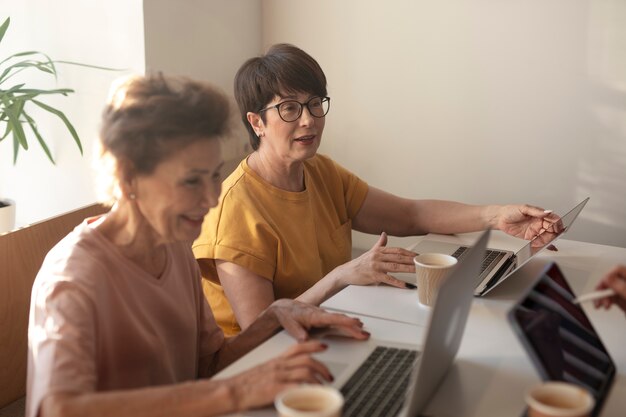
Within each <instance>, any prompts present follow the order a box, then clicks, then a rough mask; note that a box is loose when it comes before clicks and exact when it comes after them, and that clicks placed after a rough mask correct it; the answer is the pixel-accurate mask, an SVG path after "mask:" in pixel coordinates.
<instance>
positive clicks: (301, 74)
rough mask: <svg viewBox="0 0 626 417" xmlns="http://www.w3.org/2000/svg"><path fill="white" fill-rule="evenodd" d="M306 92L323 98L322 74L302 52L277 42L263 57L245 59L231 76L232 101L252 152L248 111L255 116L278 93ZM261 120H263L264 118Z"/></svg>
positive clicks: (256, 139) (255, 140) (255, 144)
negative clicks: (234, 100) (233, 99)
mask: <svg viewBox="0 0 626 417" xmlns="http://www.w3.org/2000/svg"><path fill="white" fill-rule="evenodd" d="M297 92H306V93H310V94H315V95H316V96H319V97H326V95H327V92H326V75H324V71H322V68H321V67H320V66H319V64H318V63H317V61H316V60H315V59H313V57H312V56H310V55H309V54H307V53H306V52H304V51H303V50H302V49H300V48H298V47H296V46H293V45H290V44H286V43H280V44H276V45H273V46H272V47H271V48H270V49H269V50H268V51H267V53H266V54H265V55H262V56H259V57H254V58H250V59H249V60H247V61H246V62H245V63H244V64H243V65H242V66H241V68H239V71H237V75H236V76H235V99H236V100H237V105H238V106H239V111H240V113H241V119H242V121H243V123H244V125H245V126H246V129H248V133H249V135H250V145H252V149H254V150H257V149H258V148H259V143H260V139H259V137H258V136H257V135H256V133H255V132H254V129H252V126H250V123H248V118H247V116H246V114H247V113H248V112H253V113H258V112H259V111H260V110H262V109H263V108H264V107H265V106H266V105H267V104H268V103H269V102H270V101H272V100H273V99H274V97H275V96H277V95H280V94H281V93H283V94H284V93H297ZM261 118H262V119H263V121H265V115H264V114H263V113H262V114H261Z"/></svg>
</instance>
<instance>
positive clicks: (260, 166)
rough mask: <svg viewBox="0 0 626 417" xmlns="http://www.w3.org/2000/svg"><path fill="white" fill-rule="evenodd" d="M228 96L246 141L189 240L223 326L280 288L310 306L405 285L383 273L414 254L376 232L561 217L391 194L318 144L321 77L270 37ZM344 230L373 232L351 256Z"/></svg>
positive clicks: (230, 327)
mask: <svg viewBox="0 0 626 417" xmlns="http://www.w3.org/2000/svg"><path fill="white" fill-rule="evenodd" d="M235 97H236V99H237V103H238V105H239V110H240V112H241V116H242V119H243V122H244V124H245V125H246V128H247V129H248V132H249V134H250V143H251V145H252V148H253V149H254V151H253V152H252V153H251V154H250V155H249V156H248V157H247V158H246V159H245V160H243V161H242V162H241V164H240V165H239V167H238V168H237V169H236V170H235V171H234V172H233V173H232V174H231V175H230V176H229V177H228V178H227V179H226V180H225V181H224V183H223V188H222V194H221V197H220V203H219V205H218V207H217V208H215V209H214V210H211V212H210V213H209V214H208V216H207V218H206V219H205V222H204V224H203V227H202V234H201V235H200V237H199V238H198V239H197V240H196V241H195V243H194V245H193V251H194V254H195V256H196V259H197V260H198V262H199V264H200V268H201V270H202V275H203V277H204V278H205V279H204V280H203V286H204V292H205V295H206V296H207V298H208V300H209V303H210V305H211V308H212V310H213V313H214V315H215V318H216V320H217V322H218V324H219V325H220V326H221V327H222V329H223V330H224V333H225V334H226V335H234V334H237V333H238V332H239V331H240V330H241V329H245V328H246V327H247V326H249V325H250V323H252V322H253V321H254V319H255V318H256V317H257V316H258V315H259V314H260V313H261V312H262V311H263V310H264V309H265V308H266V307H267V306H269V305H270V304H271V303H272V301H274V300H275V299H278V298H285V297H286V298H297V299H298V300H300V301H304V302H308V303H311V304H315V305H318V304H320V303H321V302H323V301H324V300H325V299H327V298H328V297H330V296H331V295H333V294H335V293H336V292H338V291H339V290H341V289H342V288H344V287H345V286H346V285H349V284H356V285H369V284H377V283H381V282H384V283H386V284H390V285H394V286H397V287H405V286H406V285H407V284H405V283H404V282H402V281H400V280H397V279H395V278H393V277H392V276H390V275H388V272H413V271H414V267H413V257H414V256H415V253H413V252H411V251H408V250H405V249H401V248H391V247H389V248H388V247H386V240H387V237H386V234H385V233H384V232H387V233H389V234H391V235H395V236H411V235H419V234H425V233H429V232H434V233H446V234H447V233H462V232H470V231H477V230H483V229H486V228H493V229H499V230H503V231H505V232H507V233H509V234H511V235H514V236H518V237H522V238H526V239H530V238H532V237H534V236H536V235H537V234H538V233H539V232H540V231H541V230H542V229H550V228H551V227H552V224H553V223H554V222H556V221H557V220H558V216H556V215H555V214H551V213H550V212H548V211H544V210H543V209H540V208H538V207H532V206H528V205H507V206H496V205H489V206H472V205H466V204H461V203H456V202H450V201H436V200H409V199H405V198H401V197H397V196H395V195H392V194H389V193H386V192H384V191H382V190H379V189H376V188H374V187H369V186H368V185H367V184H366V183H365V182H364V181H362V180H361V179H359V178H358V177H356V176H355V175H354V174H352V173H350V172H349V171H347V170H346V169H344V168H343V167H341V166H339V165H338V164H337V163H335V162H334V161H332V160H331V159H330V158H328V157H326V156H322V155H319V154H317V149H318V147H319V145H320V141H321V138H322V133H323V131H324V125H325V116H326V114H327V113H328V111H329V108H330V98H329V97H327V91H326V76H325V75H324V72H323V71H322V69H321V68H320V66H319V65H318V63H317V62H316V61H315V59H313V58H312V57H311V56H309V55H308V54H307V53H305V52H304V51H302V50H301V49H299V48H297V47H295V46H293V45H287V44H279V45H274V46H273V47H272V48H270V50H269V51H268V52H267V54H265V55H264V56H261V57H256V58H252V59H250V60H248V61H247V62H245V63H244V64H243V66H242V67H241V68H240V69H239V71H238V72H237V75H236V77H235ZM352 229H354V230H358V231H361V232H365V233H372V234H381V236H380V239H379V240H378V242H377V243H376V244H375V245H374V247H373V248H372V249H371V250H369V251H368V252H366V253H365V254H363V255H362V256H360V257H359V258H357V259H354V260H352V261H351V260H350V258H351V256H350V255H351V246H352V241H351V231H352Z"/></svg>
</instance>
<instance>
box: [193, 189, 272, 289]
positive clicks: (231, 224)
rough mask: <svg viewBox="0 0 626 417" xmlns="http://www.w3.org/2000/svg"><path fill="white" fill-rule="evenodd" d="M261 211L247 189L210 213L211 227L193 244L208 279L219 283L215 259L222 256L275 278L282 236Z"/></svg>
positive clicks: (227, 196)
mask: <svg viewBox="0 0 626 417" xmlns="http://www.w3.org/2000/svg"><path fill="white" fill-rule="evenodd" d="M259 210H262V207H258V204H255V202H253V201H250V197H249V195H248V194H247V193H246V192H233V193H228V194H226V195H225V196H224V197H223V199H222V201H221V202H220V207H219V209H218V210H212V211H210V212H209V215H208V218H207V220H205V221H206V222H207V227H204V226H203V232H202V234H201V236H200V238H198V239H197V240H196V241H195V242H194V245H193V252H194V256H195V257H196V258H197V259H198V262H199V263H200V267H201V269H202V276H203V277H204V278H206V279H209V280H211V281H213V282H216V283H219V279H218V277H217V272H216V270H215V263H214V261H213V260H214V259H220V260H223V261H226V262H232V263H234V264H237V265H239V266H242V267H244V268H246V269H248V270H250V271H252V272H254V273H255V274H258V275H260V276H262V277H264V278H266V279H268V280H270V281H271V280H273V279H274V273H275V271H276V256H277V248H278V245H279V239H278V237H277V236H276V233H275V232H274V231H273V230H272V228H271V227H270V226H268V225H267V223H266V222H265V219H264V217H263V215H262V214H261V213H259Z"/></svg>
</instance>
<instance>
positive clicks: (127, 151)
mask: <svg viewBox="0 0 626 417" xmlns="http://www.w3.org/2000/svg"><path fill="white" fill-rule="evenodd" d="M228 119H229V104H228V99H227V98H226V96H224V94H222V93H221V92H220V91H218V90H217V89H216V88H214V87H212V86H211V85H208V84H206V83H203V82H199V81H194V80H190V79H187V78H182V77H172V76H165V75H163V74H160V73H159V74H154V75H147V76H132V77H129V78H126V79H123V80H121V81H119V82H118V83H117V84H116V85H114V86H113V88H112V91H111V95H110V97H109V101H108V103H107V105H106V107H105V109H104V112H103V114H102V125H101V128H100V156H101V158H100V159H101V161H100V162H101V165H100V167H99V171H101V173H102V174H105V176H108V177H109V178H108V180H104V181H103V184H102V185H103V186H104V187H105V188H106V189H105V190H103V191H104V197H105V198H104V199H103V200H109V202H113V201H115V200H117V199H119V192H120V191H119V183H120V182H121V181H123V180H124V178H121V176H123V175H127V174H129V173H132V174H134V175H150V174H151V173H152V172H153V171H154V169H155V168H156V166H157V165H158V164H159V163H161V162H162V161H164V160H165V159H166V158H168V156H170V155H171V154H172V153H173V152H175V151H176V150H177V149H182V148H184V147H186V146H187V145H189V144H191V143H194V142H196V141H198V140H214V139H217V138H221V137H224V135H226V134H227V133H228V125H229V122H228ZM122 167H124V168H123V169H122ZM102 171H104V172H102Z"/></svg>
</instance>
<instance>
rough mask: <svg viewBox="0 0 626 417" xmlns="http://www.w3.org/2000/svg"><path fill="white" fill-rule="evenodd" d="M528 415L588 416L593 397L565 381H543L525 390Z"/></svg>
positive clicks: (536, 416) (584, 390)
mask: <svg viewBox="0 0 626 417" xmlns="http://www.w3.org/2000/svg"><path fill="white" fill-rule="evenodd" d="M525 400H526V404H527V405H528V416H529V417H589V416H590V415H591V411H592V410H593V407H594V406H595V399H594V398H593V397H592V396H591V394H590V393H589V391H587V390H586V389H584V388H583V387H580V386H578V385H574V384H570V383H567V382H557V381H551V382H544V383H541V384H539V385H535V386H534V387H531V388H530V389H529V390H528V391H526V396H525Z"/></svg>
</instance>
